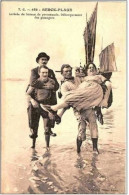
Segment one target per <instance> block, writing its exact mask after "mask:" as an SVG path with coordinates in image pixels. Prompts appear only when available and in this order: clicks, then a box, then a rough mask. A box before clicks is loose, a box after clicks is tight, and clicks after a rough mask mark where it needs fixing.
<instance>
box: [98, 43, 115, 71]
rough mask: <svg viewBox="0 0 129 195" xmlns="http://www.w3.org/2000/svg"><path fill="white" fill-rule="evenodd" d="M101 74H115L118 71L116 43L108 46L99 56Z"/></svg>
mask: <svg viewBox="0 0 129 195" xmlns="http://www.w3.org/2000/svg"><path fill="white" fill-rule="evenodd" d="M99 60H100V72H114V71H117V67H116V61H115V49H114V43H112V44H111V45H108V46H107V47H106V48H105V49H103V50H102V51H101V53H100V55H99Z"/></svg>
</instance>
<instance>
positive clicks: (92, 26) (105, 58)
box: [83, 2, 117, 79]
mask: <svg viewBox="0 0 129 195" xmlns="http://www.w3.org/2000/svg"><path fill="white" fill-rule="evenodd" d="M97 8H98V2H97V4H96V6H95V9H94V11H93V13H92V15H91V17H90V19H89V21H88V22H86V27H85V30H84V35H83V36H84V43H85V56H86V65H87V64H88V63H93V62H94V54H95V42H96V25H97ZM99 61H100V67H99V72H100V74H102V75H103V76H105V77H106V78H107V79H110V77H111V75H112V72H114V71H117V67H116V61H115V49H114V43H112V44H110V45H108V46H107V47H106V48H105V49H103V50H102V51H101V53H100V55H99Z"/></svg>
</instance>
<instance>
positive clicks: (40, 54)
mask: <svg viewBox="0 0 129 195" xmlns="http://www.w3.org/2000/svg"><path fill="white" fill-rule="evenodd" d="M40 58H47V60H49V59H50V56H48V55H47V54H46V53H45V52H41V53H39V55H38V57H37V58H36V62H37V63H38V61H39V59H40Z"/></svg>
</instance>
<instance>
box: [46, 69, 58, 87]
mask: <svg viewBox="0 0 129 195" xmlns="http://www.w3.org/2000/svg"><path fill="white" fill-rule="evenodd" d="M48 76H49V77H50V78H51V79H53V80H54V81H55V87H54V91H57V90H58V89H59V83H58V81H57V79H56V76H55V73H54V71H53V70H51V69H49V73H48Z"/></svg>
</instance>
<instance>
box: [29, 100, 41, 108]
mask: <svg viewBox="0 0 129 195" xmlns="http://www.w3.org/2000/svg"><path fill="white" fill-rule="evenodd" d="M31 104H32V106H33V107H34V108H39V104H38V102H36V101H35V100H34V99H31Z"/></svg>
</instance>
